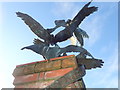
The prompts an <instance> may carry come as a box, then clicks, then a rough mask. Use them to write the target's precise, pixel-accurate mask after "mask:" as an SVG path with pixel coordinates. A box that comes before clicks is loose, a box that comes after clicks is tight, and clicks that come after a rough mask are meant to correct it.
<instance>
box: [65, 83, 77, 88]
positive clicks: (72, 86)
mask: <svg viewBox="0 0 120 90" xmlns="http://www.w3.org/2000/svg"><path fill="white" fill-rule="evenodd" d="M66 88H76V86H75V85H74V83H71V84H70V85H68V86H67V87H66Z"/></svg>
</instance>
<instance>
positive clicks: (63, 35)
mask: <svg viewBox="0 0 120 90" xmlns="http://www.w3.org/2000/svg"><path fill="white" fill-rule="evenodd" d="M90 3H91V2H89V3H87V4H86V5H85V6H84V7H83V8H82V9H81V10H80V11H79V12H78V14H77V15H76V16H75V17H74V18H73V20H72V21H71V22H70V24H69V25H68V26H67V27H66V28H65V29H64V30H62V31H60V32H59V33H57V34H56V35H55V42H62V41H65V40H67V39H68V38H70V37H71V36H72V35H73V32H74V30H76V28H77V27H78V26H79V24H80V23H81V22H82V21H83V19H85V18H86V17H87V16H89V15H90V14H92V13H93V12H95V11H97V7H95V6H93V7H88V6H89V5H90Z"/></svg>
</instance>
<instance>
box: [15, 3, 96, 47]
mask: <svg viewBox="0 0 120 90" xmlns="http://www.w3.org/2000/svg"><path fill="white" fill-rule="evenodd" d="M90 3H91V2H89V3H87V4H86V5H85V6H84V7H83V8H82V9H81V10H80V11H79V12H78V14H77V15H76V16H75V17H74V18H73V19H72V20H68V21H67V23H66V22H65V21H64V20H61V21H57V20H56V21H55V24H56V27H55V28H53V29H52V30H49V29H44V28H43V26H42V25H41V24H40V23H38V22H37V21H36V20H35V19H33V18H32V17H31V16H29V15H27V14H24V13H21V12H16V14H17V16H18V17H20V18H21V19H22V20H23V21H24V22H25V24H27V25H28V26H29V28H30V29H31V30H32V31H33V32H34V33H35V34H36V35H37V36H38V37H39V38H40V39H43V40H44V42H45V43H46V44H48V45H50V44H51V45H55V44H56V43H57V42H63V41H65V40H67V39H69V38H70V37H72V36H73V32H74V31H75V30H76V29H77V27H78V26H79V25H80V23H81V22H82V21H83V20H84V19H85V18H86V17H87V16H89V15H90V14H92V13H93V12H95V11H97V7H95V6H92V7H88V6H89V5H90ZM60 22H61V24H60ZM59 26H66V27H65V29H64V30H62V31H60V32H58V33H57V34H56V35H53V34H51V32H53V31H54V30H55V29H56V28H58V27H59Z"/></svg>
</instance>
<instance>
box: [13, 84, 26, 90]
mask: <svg viewBox="0 0 120 90" xmlns="http://www.w3.org/2000/svg"><path fill="white" fill-rule="evenodd" d="M15 88H25V85H16V86H15ZM15 90H17V89H15Z"/></svg>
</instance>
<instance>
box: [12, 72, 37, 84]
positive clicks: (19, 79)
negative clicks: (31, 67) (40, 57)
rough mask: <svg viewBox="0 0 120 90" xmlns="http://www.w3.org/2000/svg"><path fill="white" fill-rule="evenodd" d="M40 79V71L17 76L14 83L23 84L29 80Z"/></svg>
mask: <svg viewBox="0 0 120 90" xmlns="http://www.w3.org/2000/svg"><path fill="white" fill-rule="evenodd" d="M37 80H38V73H37V74H29V75H24V76H17V77H15V80H14V83H13V84H14V85H16V84H22V83H27V82H33V81H37Z"/></svg>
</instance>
